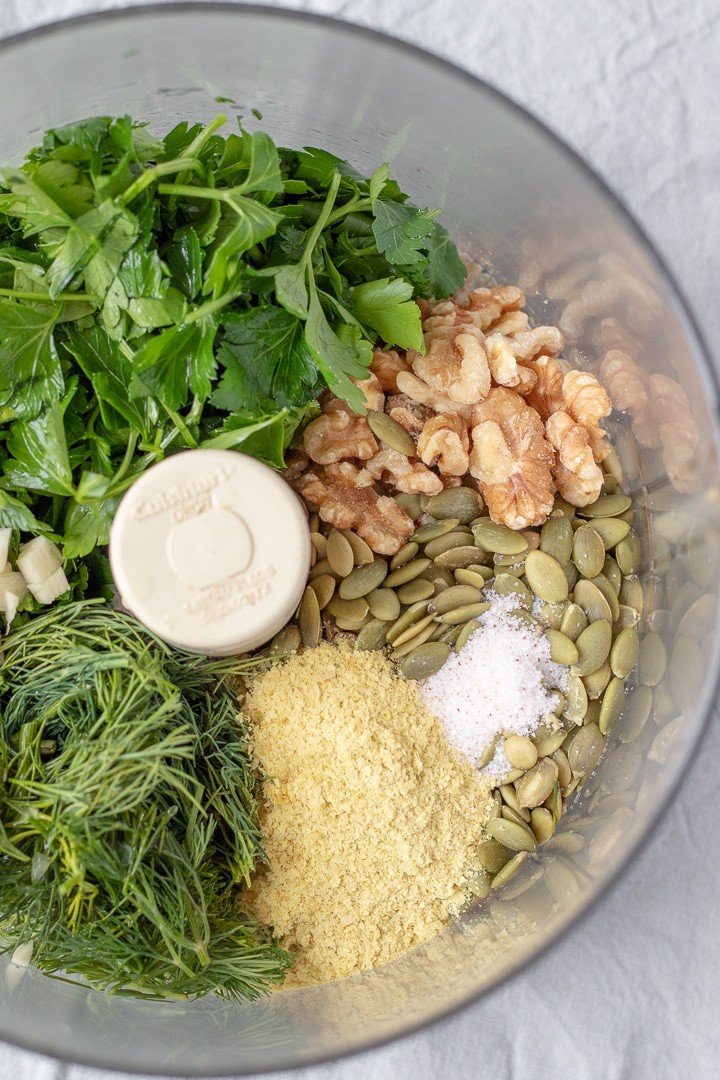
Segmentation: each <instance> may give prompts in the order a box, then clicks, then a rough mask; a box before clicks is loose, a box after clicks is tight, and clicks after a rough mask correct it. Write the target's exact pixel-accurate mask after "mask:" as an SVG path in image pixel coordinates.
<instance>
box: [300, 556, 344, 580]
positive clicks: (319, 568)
mask: <svg viewBox="0 0 720 1080" xmlns="http://www.w3.org/2000/svg"><path fill="white" fill-rule="evenodd" d="M322 574H334V575H335V577H336V578H339V577H340V575H339V574H335V571H334V570H333V568H332V566H331V565H330V560H329V559H318V561H317V562H316V563H315V565H314V566H313V568H312V570H311V571H310V573H309V574H308V581H314V580H315V578H317V577H320V576H321V575H322Z"/></svg>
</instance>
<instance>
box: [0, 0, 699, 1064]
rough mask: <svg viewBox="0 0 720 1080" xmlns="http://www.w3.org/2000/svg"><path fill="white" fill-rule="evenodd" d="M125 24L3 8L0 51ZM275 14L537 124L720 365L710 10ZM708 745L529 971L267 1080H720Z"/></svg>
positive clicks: (429, 5)
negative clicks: (624, 858) (503, 97)
mask: <svg viewBox="0 0 720 1080" xmlns="http://www.w3.org/2000/svg"><path fill="white" fill-rule="evenodd" d="M122 6H124V5H123V3H122V2H120V0H0V36H5V35H8V34H11V33H14V32H17V31H19V30H23V29H27V28H28V27H30V26H33V25H36V24H38V23H42V22H46V21H49V20H52V19H55V18H59V17H61V16H66V15H75V14H79V13H81V12H86V11H91V10H97V9H107V8H117V7H122ZM285 6H288V7H293V8H297V9H301V10H308V11H314V12H322V13H325V14H332V15H336V16H339V17H341V18H344V19H347V20H350V21H354V22H358V23H364V24H367V25H370V26H373V27H375V28H378V29H382V30H385V31H387V32H389V33H391V34H394V35H395V36H397V37H401V38H405V39H407V40H409V41H412V42H414V43H416V44H418V45H421V46H424V47H425V48H428V49H430V50H433V51H435V52H437V53H440V54H441V55H443V56H445V57H447V58H449V59H450V60H453V61H455V62H456V63H458V64H460V65H461V66H463V67H465V68H467V69H468V70H470V71H472V72H474V73H476V74H478V75H480V76H482V77H483V78H485V79H487V80H488V81H490V82H491V83H494V84H495V85H496V86H498V87H499V88H500V89H501V90H504V91H506V92H507V93H508V94H509V95H510V96H511V97H513V98H515V99H516V100H517V101H519V102H521V103H522V104H523V105H526V106H527V107H529V108H530V109H531V110H532V111H533V112H535V113H536V115H538V116H539V117H541V118H542V119H543V120H545V121H546V122H547V123H548V124H549V125H550V126H551V127H552V128H554V129H555V131H557V132H558V133H559V134H560V135H561V136H562V137H563V138H564V139H565V140H566V141H567V142H569V143H570V144H571V145H572V146H573V147H575V148H576V149H577V150H579V151H580V153H581V154H583V155H584V156H585V158H586V159H587V160H588V161H589V162H590V163H591V164H592V165H593V166H594V167H595V168H596V169H597V171H598V172H599V173H600V174H601V175H602V176H604V177H605V179H606V180H607V181H608V182H609V183H610V185H611V186H612V187H613V188H614V189H615V191H616V192H618V193H619V194H620V195H621V196H622V197H623V198H624V200H625V201H626V203H627V204H628V205H629V207H630V209H631V210H632V211H633V212H634V214H635V215H636V216H637V218H638V219H639V221H640V222H641V224H642V225H644V226H645V228H646V229H647V230H648V231H649V233H650V235H651V237H653V238H654V240H655V241H656V243H657V244H658V246H659V247H660V249H661V250H662V251H663V253H664V255H665V256H666V258H667V259H668V262H669V265H670V267H671V268H672V270H673V271H674V273H675V275H676V277H677V279H678V281H679V283H680V286H681V288H682V289H683V290H684V291H685V293H686V295H687V296H688V298H689V300H690V302H691V304H692V305H693V307H694V310H695V313H696V315H697V316H698V319H699V321H700V324H701V327H702V329H703V331H704V333H705V334H706V336H707V340H708V343H709V345H710V348H711V350H712V351H713V353H714V355H715V357H716V358H718V359H720V302H719V301H718V295H719V293H720V258H719V257H718V256H719V254H720V127H719V126H718V110H719V108H720V3H718V0H581V2H579V3H578V2H573V0H503V2H502V3H501V2H498V0H286V5H285ZM7 89H8V88H2V93H6V92H7ZM0 122H2V121H1V116H0ZM719 727H720V725H719V724H718V717H717V716H716V717H715V718H714V720H713V723H712V727H711V731H710V733H709V735H708V737H707V738H706V740H705V742H704V744H703V746H702V747H701V748H700V750H699V752H698V755H697V761H696V763H695V765H694V767H693V769H692V772H691V775H690V777H689V778H688V780H687V782H686V784H685V785H684V787H683V789H682V793H681V795H680V797H679V799H678V800H677V801H676V802H675V804H674V805H673V806H672V808H671V809H670V811H669V812H668V813H667V815H666V816H665V818H664V820H663V821H662V823H661V825H660V827H659V828H658V830H657V832H656V834H655V836H654V838H653V839H652V841H651V842H650V843H649V844H648V846H647V849H646V850H645V852H644V853H643V854H642V855H641V856H640V858H638V859H637V861H636V863H635V865H634V866H633V867H632V868H631V869H630V871H629V872H628V873H627V874H626V875H625V877H624V878H623V880H622V881H621V882H620V883H619V885H617V886H616V887H615V888H614V889H613V890H612V892H611V894H610V895H609V896H608V897H606V898H605V900H604V901H603V902H602V903H601V904H600V906H599V907H598V909H597V910H595V911H594V912H593V913H592V915H591V916H590V917H589V918H588V919H587V920H585V921H584V922H582V923H581V925H580V926H579V927H577V928H575V929H574V930H573V931H572V932H571V933H569V934H568V935H567V937H566V938H565V939H564V940H563V941H562V942H561V943H560V944H559V945H557V946H556V947H555V948H554V949H552V950H551V952H550V953H549V954H548V955H546V956H545V957H544V958H543V959H542V960H540V961H539V962H538V963H536V964H534V965H532V966H531V968H530V970H528V971H526V972H524V973H523V974H521V975H520V976H518V977H517V978H515V979H514V980H512V981H511V982H510V983H509V984H508V985H506V986H504V987H503V988H501V989H500V990H499V991H498V992H496V993H495V994H492V995H491V996H490V997H489V998H487V999H486V1000H484V1001H482V1002H479V1003H477V1004H476V1005H474V1006H471V1007H470V1008H468V1009H466V1010H465V1011H464V1012H462V1013H461V1014H460V1015H458V1016H455V1017H453V1018H451V1019H449V1020H446V1021H444V1022H442V1023H440V1024H437V1025H435V1026H433V1027H431V1028H430V1029H429V1030H426V1031H424V1032H421V1033H419V1034H416V1035H413V1036H411V1037H408V1038H406V1039H403V1040H400V1041H398V1042H395V1043H393V1044H391V1045H389V1046H386V1047H384V1048H382V1049H379V1050H375V1051H371V1052H368V1053H365V1054H362V1055H359V1056H357V1057H353V1058H349V1059H346V1060H344V1061H340V1062H337V1063H334V1064H329V1065H324V1066H318V1067H315V1068H304V1069H301V1070H300V1071H298V1072H295V1073H282V1074H280V1073H278V1074H274V1078H273V1080H281V1078H282V1080H291V1078H292V1080H390V1078H392V1080H410V1078H412V1080H439V1078H442V1080H445V1078H448V1080H475V1078H476V1077H480V1076H482V1077H484V1078H486V1080H565V1078H570V1077H572V1078H573V1080H651V1078H652V1080H670V1078H672V1080H684V1078H685V1077H691V1076H692V1077H693V1078H694V1080H717V1078H718V1077H719V1076H720V1013H719V1010H718V991H719V990H720V902H719V901H718V897H719V896H720V839H719V838H720V799H718V797H717V796H718V793H719V791H720V730H719ZM38 1024H40V1025H41V1024H42V1017H38ZM128 1037H130V1038H131V1037H132V1033H131V1032H128ZM111 1078H112V1080H120V1074H116V1073H113V1074H108V1073H100V1072H97V1071H96V1070H93V1069H87V1068H82V1067H77V1066H68V1065H60V1064H58V1063H56V1062H53V1061H50V1060H49V1059H46V1058H42V1057H39V1056H37V1055H34V1054H28V1053H25V1052H23V1051H19V1050H17V1049H15V1048H13V1047H10V1046H6V1045H4V1044H0V1080H111Z"/></svg>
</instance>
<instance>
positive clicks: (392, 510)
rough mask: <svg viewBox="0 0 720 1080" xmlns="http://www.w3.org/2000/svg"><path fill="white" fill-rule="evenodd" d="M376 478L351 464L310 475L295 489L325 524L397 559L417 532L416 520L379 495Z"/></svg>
mask: <svg viewBox="0 0 720 1080" xmlns="http://www.w3.org/2000/svg"><path fill="white" fill-rule="evenodd" d="M373 483H374V481H373V478H372V476H370V474H369V473H368V472H367V470H366V469H358V468H357V467H356V466H354V465H352V464H351V463H350V462H349V461H343V462H340V463H339V464H336V465H328V466H326V467H325V468H319V469H317V470H316V471H314V472H306V473H305V474H304V475H303V476H301V477H300V478H299V479H297V480H296V481H295V482H294V487H295V488H296V490H297V491H298V492H299V493H300V494H301V495H302V496H303V498H304V499H306V500H307V502H309V503H310V505H311V506H314V507H315V508H316V509H317V512H318V514H319V515H320V517H321V519H322V520H323V521H326V522H328V524H330V525H334V526H335V528H336V529H353V530H354V531H355V532H356V533H357V534H358V536H360V537H362V539H363V540H364V541H365V542H366V544H368V545H369V546H370V547H371V548H372V550H373V551H376V552H377V553H378V554H379V555H394V554H395V553H396V552H397V551H399V550H400V548H401V547H402V545H403V544H404V543H405V542H406V540H407V539H408V537H409V536H410V534H411V533H412V531H413V529H414V527H415V526H414V524H413V521H412V518H410V517H409V516H408V514H406V513H405V511H404V510H401V508H400V507H399V506H398V504H397V503H396V502H395V500H394V499H391V498H390V497H389V496H387V495H378V493H377V492H376V491H375V489H374V487H373V486H372V485H373Z"/></svg>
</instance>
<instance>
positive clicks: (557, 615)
mask: <svg viewBox="0 0 720 1080" xmlns="http://www.w3.org/2000/svg"><path fill="white" fill-rule="evenodd" d="M566 611H567V602H565V603H564V604H543V605H542V606H541V608H540V611H539V612H538V619H539V621H540V622H541V623H542V625H543V626H546V627H548V628H550V629H552V630H559V629H560V627H561V626H562V621H563V617H564V615H565V612H566Z"/></svg>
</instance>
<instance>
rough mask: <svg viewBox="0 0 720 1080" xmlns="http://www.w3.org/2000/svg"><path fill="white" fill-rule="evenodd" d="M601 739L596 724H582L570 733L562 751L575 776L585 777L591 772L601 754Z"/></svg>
mask: <svg viewBox="0 0 720 1080" xmlns="http://www.w3.org/2000/svg"><path fill="white" fill-rule="evenodd" d="M603 745H604V744H603V737H602V733H601V731H600V728H599V727H598V726H597V724H583V726H582V727H579V728H575V730H574V731H571V732H570V734H569V735H568V737H567V739H566V740H565V744H564V747H563V749H564V750H565V753H566V754H567V757H568V761H569V762H570V768H571V769H572V771H573V774H574V775H575V776H587V775H588V774H589V773H591V772H592V771H593V769H594V768H595V766H596V765H597V763H598V761H599V760H600V756H601V754H602V752H603Z"/></svg>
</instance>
